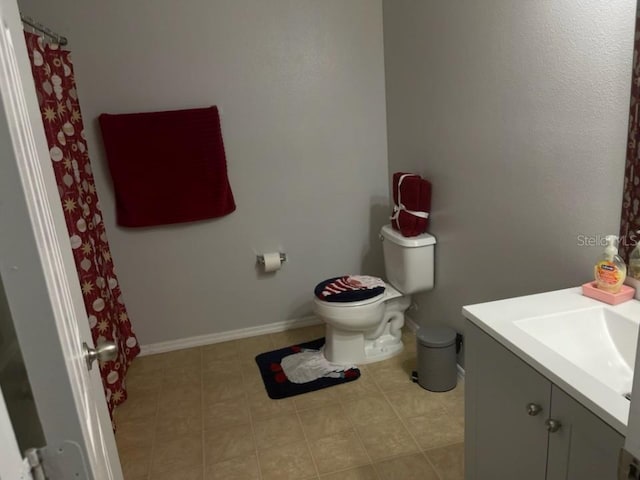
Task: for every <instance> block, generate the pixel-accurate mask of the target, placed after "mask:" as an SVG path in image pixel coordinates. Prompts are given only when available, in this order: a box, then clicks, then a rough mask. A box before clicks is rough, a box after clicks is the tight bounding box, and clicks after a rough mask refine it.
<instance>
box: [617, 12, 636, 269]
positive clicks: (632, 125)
mask: <svg viewBox="0 0 640 480" xmlns="http://www.w3.org/2000/svg"><path fill="white" fill-rule="evenodd" d="M638 55H640V16H639V14H638V13H636V34H635V39H634V43H633V69H632V72H631V111H630V113H629V135H628V140H627V160H626V164H625V167H624V187H623V191H622V214H621V219H620V255H622V257H623V258H624V259H625V260H628V258H629V253H631V250H633V247H634V246H635V244H636V243H640V150H639V149H638V142H640V118H639V116H640V112H638V109H639V108H640V59H639V58H638Z"/></svg>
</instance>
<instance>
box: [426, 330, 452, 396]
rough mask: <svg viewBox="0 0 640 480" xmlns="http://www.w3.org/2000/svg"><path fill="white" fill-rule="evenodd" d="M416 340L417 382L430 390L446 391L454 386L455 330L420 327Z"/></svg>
mask: <svg viewBox="0 0 640 480" xmlns="http://www.w3.org/2000/svg"><path fill="white" fill-rule="evenodd" d="M416 340H417V342H418V344H417V348H418V359H417V361H418V371H417V373H418V383H419V384H420V386H421V387H422V388H425V389H427V390H430V391H432V392H446V391H447V390H451V389H453V388H455V387H456V384H457V382H458V368H457V366H456V331H455V330H454V329H453V328H449V327H422V328H420V329H419V330H418V333H417V334H416Z"/></svg>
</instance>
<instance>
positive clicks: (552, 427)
mask: <svg viewBox="0 0 640 480" xmlns="http://www.w3.org/2000/svg"><path fill="white" fill-rule="evenodd" d="M544 424H545V425H546V427H547V431H548V432H549V433H554V432H557V431H558V430H560V427H562V423H560V422H559V421H558V420H554V419H553V418H550V419H548V420H547V421H546V422H544Z"/></svg>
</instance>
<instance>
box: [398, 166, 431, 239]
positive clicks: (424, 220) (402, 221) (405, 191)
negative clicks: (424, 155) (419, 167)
mask: <svg viewBox="0 0 640 480" xmlns="http://www.w3.org/2000/svg"><path fill="white" fill-rule="evenodd" d="M393 203H394V204H395V207H394V208H393V216H392V217H391V220H392V221H391V225H392V226H393V228H394V229H395V230H399V231H400V233H402V235H404V236H405V237H415V236H416V235H420V234H421V233H424V232H426V231H427V228H428V227H429V212H430V211H431V183H429V181H428V180H425V179H423V178H421V177H420V176H419V175H415V174H413V173H403V172H396V173H394V174H393Z"/></svg>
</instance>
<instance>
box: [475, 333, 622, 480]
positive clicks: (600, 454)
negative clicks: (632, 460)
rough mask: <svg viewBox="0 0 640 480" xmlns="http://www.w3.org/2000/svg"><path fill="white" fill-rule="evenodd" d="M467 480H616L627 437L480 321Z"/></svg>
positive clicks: (476, 346) (476, 344)
mask: <svg viewBox="0 0 640 480" xmlns="http://www.w3.org/2000/svg"><path fill="white" fill-rule="evenodd" d="M465 337H466V341H465V347H466V359H467V361H466V364H467V368H466V375H465V415H466V427H465V470H466V474H465V479H466V480H511V479H518V480H585V479H588V480H609V479H611V480H615V479H616V475H617V464H618V454H619V451H620V448H622V445H623V443H624V438H623V437H622V435H620V434H619V433H618V432H617V431H615V430H614V429H613V428H611V427H610V426H609V425H607V424H606V423H605V422H603V421H602V420H601V419H600V418H598V417H597V416H596V415H594V414H593V413H591V412H590V411H589V410H588V409H586V408H585V407H583V406H582V405H581V404H580V403H578V402H577V401H575V400H574V399H573V398H571V397H570V396H569V395H567V394H566V393H565V392H564V391H562V390H561V389H560V388H558V387H557V386H556V385H554V384H553V383H551V382H550V381H549V380H548V379H546V378H545V377H544V376H542V375H541V374H539V373H538V372H537V371H536V370H535V369H534V368H532V367H531V366H529V365H528V364H527V363H525V362H524V361H522V360H521V359H520V358H518V357H517V356H516V355H514V354H513V353H511V352H510V351H509V350H507V349H506V348H505V347H503V346H502V345H501V344H499V343H498V342H497V341H496V340H494V339H493V338H491V337H490V336H489V335H487V334H486V333H484V332H483V331H482V330H480V329H479V328H478V327H476V326H475V325H474V324H473V323H471V322H467V329H466V335H465Z"/></svg>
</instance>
